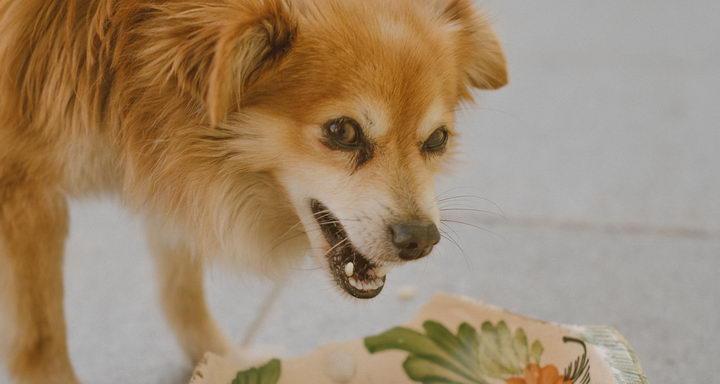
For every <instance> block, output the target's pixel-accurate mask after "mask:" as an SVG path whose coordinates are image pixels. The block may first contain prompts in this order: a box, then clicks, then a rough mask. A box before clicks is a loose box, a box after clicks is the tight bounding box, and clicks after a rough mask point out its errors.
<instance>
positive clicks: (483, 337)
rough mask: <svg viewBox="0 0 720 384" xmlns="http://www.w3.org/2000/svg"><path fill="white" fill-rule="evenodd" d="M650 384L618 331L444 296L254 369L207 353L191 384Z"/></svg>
mask: <svg viewBox="0 0 720 384" xmlns="http://www.w3.org/2000/svg"><path fill="white" fill-rule="evenodd" d="M305 383H307V384H342V383H348V384H404V383H408V384H410V383H422V384H591V383H593V384H646V383H647V379H646V378H645V376H644V375H643V373H642V370H641V368H640V365H639V363H638V360H637V358H636V356H635V353H634V352H633V351H632V349H631V348H630V346H629V345H628V343H627V342H626V341H625V339H624V338H623V337H622V336H621V335H620V334H619V333H618V332H617V331H615V330H614V329H613V328H610V327H602V326H600V327H598V326H595V327H579V326H563V325H558V324H552V323H548V322H543V321H538V320H533V319H529V318H526V317H523V316H519V315H515V314H512V313H509V312H507V311H504V310H502V309H499V308H497V307H492V306H488V305H484V304H481V303H478V302H475V301H471V300H469V299H466V298H461V297H455V296H448V295H438V296H436V297H435V298H434V299H433V300H431V301H430V303H428V304H427V305H425V306H424V307H423V309H422V310H421V311H420V313H419V314H418V316H417V317H416V318H415V320H414V321H412V322H410V323H409V324H407V325H405V326H402V327H395V328H392V329H389V330H388V331H386V332H383V333H381V334H378V335H374V336H369V337H366V338H364V339H361V340H355V341H349V342H344V343H337V344H332V345H327V346H324V347H320V348H318V349H316V350H315V351H313V352H311V353H309V354H308V355H305V356H302V357H295V358H287V359H282V360H279V359H273V360H271V361H270V362H268V363H265V364H259V365H257V366H255V367H247V366H244V365H243V364H240V363H237V362H236V361H233V360H232V359H226V358H221V357H218V356H214V355H208V356H206V358H205V360H204V361H203V363H201V364H200V365H199V366H198V368H197V369H196V371H195V373H194V374H193V379H192V381H191V384H305Z"/></svg>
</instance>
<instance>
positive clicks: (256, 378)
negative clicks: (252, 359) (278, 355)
mask: <svg viewBox="0 0 720 384" xmlns="http://www.w3.org/2000/svg"><path fill="white" fill-rule="evenodd" d="M281 371H282V367H281V363H280V360H278V359H274V360H271V361H270V362H269V363H267V364H265V365H263V366H262V367H259V368H252V369H248V370H247V371H242V372H239V373H238V374H237V377H235V380H233V381H232V384H277V382H278V381H280V373H281Z"/></svg>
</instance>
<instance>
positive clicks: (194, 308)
mask: <svg viewBox="0 0 720 384" xmlns="http://www.w3.org/2000/svg"><path fill="white" fill-rule="evenodd" d="M148 238H149V242H150V246H151V250H152V252H153V254H154V256H155V259H156V264H157V274H158V278H159V280H160V281H159V283H160V298H161V300H162V305H163V309H164V311H165V316H166V318H167V320H168V322H169V323H170V326H171V327H172V329H173V331H174V332H175V336H176V337H177V339H178V341H179V342H180V345H181V346H182V347H183V349H184V350H185V353H186V354H187V356H188V357H189V358H190V359H191V360H192V362H193V363H194V364H196V363H198V362H199V361H200V359H202V357H203V355H204V354H205V353H206V352H213V353H216V354H220V355H226V354H228V353H230V352H231V349H232V348H231V346H230V344H229V343H228V342H227V341H226V338H225V336H224V335H223V334H222V332H221V331H220V329H219V328H218V326H217V324H216V323H215V321H214V319H213V318H212V316H211V315H210V311H209V309H208V306H207V303H206V301H205V293H204V287H203V262H202V259H201V257H194V255H193V254H192V253H191V251H190V250H189V247H187V246H186V244H184V243H183V242H182V240H179V239H172V240H170V239H169V238H168V236H166V234H165V233H163V232H162V230H160V229H158V228H157V227H151V228H149V230H148Z"/></svg>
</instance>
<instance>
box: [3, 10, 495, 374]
mask: <svg viewBox="0 0 720 384" xmlns="http://www.w3.org/2000/svg"><path fill="white" fill-rule="evenodd" d="M506 82H507V75H506V68H505V59H504V56H503V54H502V50H501V48H500V46H499V44H498V41H497V39H496V37H495V35H494V34H493V32H492V30H491V28H490V26H489V25H488V23H487V22H486V20H485V19H484V18H483V17H482V16H481V15H480V14H479V13H478V12H477V11H476V10H475V9H474V8H473V6H472V4H471V0H297V1H291V0H175V1H171V0H146V1H141V0H82V1H81V0H63V1H48V0H0V324H1V325H2V326H1V327H0V331H1V332H3V334H2V336H3V339H4V344H3V350H4V352H5V355H4V356H5V357H6V358H5V360H6V362H7V366H8V368H9V371H10V373H11V375H12V376H13V377H14V378H15V379H16V380H17V381H18V382H20V383H74V382H77V379H76V377H75V374H74V373H73V369H72V366H71V363H70V361H69V359H68V355H67V346H66V340H65V320H64V315H63V304H62V303H63V281H62V263H63V243H64V240H65V237H66V235H67V229H68V213H67V199H68V198H80V197H83V196H89V195H96V194H107V193H109V194H115V195H117V196H119V197H120V199H121V200H122V201H123V203H124V204H126V205H127V206H128V207H130V208H132V209H133V210H135V211H136V212H138V213H140V214H142V215H143V217H145V218H147V220H148V224H149V225H148V227H149V229H150V230H149V232H150V236H149V239H150V243H151V245H152V248H153V253H154V254H155V255H156V256H157V260H158V266H159V268H158V271H159V278H160V281H161V288H162V299H163V305H164V309H165V311H166V313H167V317H168V319H169V322H170V324H171V325H172V327H173V329H174V330H175V331H176V333H177V334H178V338H179V340H180V342H181V344H182V346H183V347H184V348H185V350H186V351H187V353H188V354H189V356H190V357H191V358H192V359H193V360H197V359H199V358H200V357H201V356H202V354H203V353H204V352H205V351H214V352H218V353H223V352H227V351H228V349H229V346H228V344H227V343H226V342H225V340H224V338H223V336H222V335H221V332H219V331H218V329H217V327H216V325H215V323H214V322H213V320H212V318H211V317H210V315H209V314H208V312H207V306H206V304H205V300H204V297H203V288H202V268H201V263H202V262H203V261H204V260H205V259H206V258H210V257H213V258H218V257H219V258H223V257H224V258H228V259H231V260H233V261H238V262H240V263H242V265H243V266H245V267H246V268H253V269H255V270H257V271H260V272H266V273H268V272H269V273H273V272H274V271H278V270H279V269H281V268H283V267H284V266H286V265H289V264H292V262H293V261H295V260H297V259H298V258H299V256H301V255H303V254H304V253H305V251H307V250H308V249H311V250H313V253H314V254H315V255H316V257H318V258H319V260H321V263H322V265H323V266H325V267H326V268H327V270H328V273H329V275H330V276H331V277H332V279H333V280H334V282H335V283H336V284H337V285H338V286H339V287H340V288H342V289H343V290H344V291H345V292H347V293H348V294H350V295H352V296H355V297H358V298H371V297H374V296H376V295H377V294H378V293H380V291H381V290H382V287H383V285H384V282H385V275H386V273H387V270H388V266H390V265H395V264H399V263H400V262H403V261H406V260H413V259H417V258H420V257H423V256H425V255H427V254H428V253H429V252H430V250H431V249H432V248H433V246H434V245H435V244H436V243H437V242H438V240H439V233H438V229H437V227H436V223H437V222H438V220H439V214H438V209H437V207H436V202H435V195H434V186H433V176H434V175H435V174H436V173H437V172H439V171H440V170H441V167H442V165H443V164H444V163H445V162H446V159H447V157H448V154H449V153H450V152H451V149H452V146H453V142H454V141H455V140H456V130H455V127H454V124H453V121H454V118H453V114H454V110H455V109H456V107H457V106H458V104H459V103H460V102H461V101H463V100H466V99H469V97H470V96H469V95H470V90H471V88H473V87H475V88H482V89H494V88H499V87H501V86H503V85H504V84H505V83H506Z"/></svg>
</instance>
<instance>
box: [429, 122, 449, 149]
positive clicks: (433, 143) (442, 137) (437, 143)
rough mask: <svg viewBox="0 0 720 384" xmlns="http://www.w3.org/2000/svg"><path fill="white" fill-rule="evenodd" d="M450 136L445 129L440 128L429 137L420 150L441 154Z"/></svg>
mask: <svg viewBox="0 0 720 384" xmlns="http://www.w3.org/2000/svg"><path fill="white" fill-rule="evenodd" d="M449 137H450V134H449V133H448V130H447V128H445V127H440V128H438V129H436V130H435V132H433V133H432V134H431V135H430V137H428V139H427V140H425V142H424V143H423V146H422V149H423V151H424V152H428V153H437V152H442V151H443V150H444V149H445V146H446V145H447V142H448V138H449Z"/></svg>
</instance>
